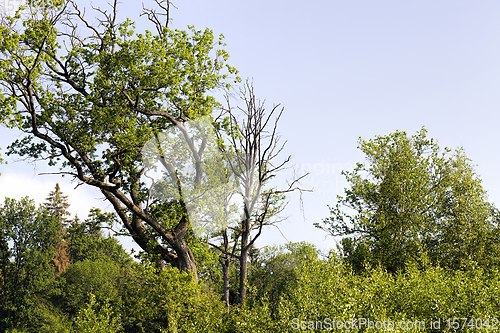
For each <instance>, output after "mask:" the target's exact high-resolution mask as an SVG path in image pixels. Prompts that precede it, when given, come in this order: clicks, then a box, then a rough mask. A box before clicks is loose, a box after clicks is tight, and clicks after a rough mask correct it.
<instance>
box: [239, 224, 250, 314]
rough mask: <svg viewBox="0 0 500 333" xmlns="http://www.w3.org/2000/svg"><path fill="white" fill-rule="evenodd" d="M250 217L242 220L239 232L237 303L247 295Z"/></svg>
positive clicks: (242, 301)
mask: <svg viewBox="0 0 500 333" xmlns="http://www.w3.org/2000/svg"><path fill="white" fill-rule="evenodd" d="M249 222H250V219H249V218H246V219H245V220H244V222H243V223H244V226H243V232H242V234H241V253H240V258H239V259H240V286H239V299H238V301H239V303H240V304H243V303H244V302H245V298H246V297H247V272H248V266H247V261H248V238H249V236H250V233H249V232H248V227H249Z"/></svg>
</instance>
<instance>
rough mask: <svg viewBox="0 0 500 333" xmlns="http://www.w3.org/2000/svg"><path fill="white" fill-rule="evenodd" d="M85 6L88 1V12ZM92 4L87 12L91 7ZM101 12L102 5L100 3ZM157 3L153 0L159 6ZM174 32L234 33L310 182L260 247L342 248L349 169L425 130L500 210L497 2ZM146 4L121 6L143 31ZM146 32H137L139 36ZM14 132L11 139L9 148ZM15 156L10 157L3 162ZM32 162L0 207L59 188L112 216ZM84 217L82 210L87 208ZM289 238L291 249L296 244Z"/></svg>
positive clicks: (250, 11) (230, 20)
mask: <svg viewBox="0 0 500 333" xmlns="http://www.w3.org/2000/svg"><path fill="white" fill-rule="evenodd" d="M82 3H83V2H82ZM85 3H88V2H85ZM95 3H97V2H95ZM152 3H153V1H146V2H145V4H146V5H152ZM174 4H175V6H176V7H177V8H178V9H175V10H173V12H172V18H173V21H172V23H171V27H172V28H177V29H185V28H186V27H187V25H188V24H189V25H194V26H195V27H196V28H197V29H204V28H205V27H208V28H211V29H213V30H214V32H215V34H216V35H218V34H224V36H225V42H226V44H227V46H226V48H225V49H226V50H227V51H228V53H229V54H230V56H231V57H230V60H229V63H230V64H231V65H232V66H235V67H236V68H238V69H239V70H240V76H241V77H242V78H246V77H250V78H253V81H254V86H255V91H256V94H257V96H259V97H260V98H262V99H266V100H267V103H268V106H269V107H271V106H272V105H273V103H276V104H277V103H280V104H281V105H282V106H283V107H285V113H284V115H283V119H282V121H281V123H280V127H279V131H280V134H281V136H282V139H283V140H287V141H288V142H287V148H286V151H285V154H284V155H283V156H285V155H286V154H292V155H293V158H292V162H293V163H295V164H296V165H297V166H299V167H301V168H302V169H303V170H308V171H310V172H311V175H310V176H309V178H308V180H306V181H304V182H303V186H304V187H312V186H314V189H315V191H314V192H313V193H306V194H304V196H303V200H304V212H303V213H302V212H301V211H300V210H299V209H298V206H299V201H298V198H297V196H292V197H291V199H290V200H291V201H290V204H289V207H288V208H287V210H286V211H285V216H289V218H288V220H287V221H284V222H282V223H281V225H280V229H281V233H282V234H283V235H284V237H283V236H282V235H281V233H280V232H279V231H278V230H276V229H270V230H268V231H267V232H266V233H264V234H263V236H262V240H261V241H260V243H259V244H260V245H270V244H283V243H285V242H286V240H290V241H301V240H306V241H309V242H313V243H315V244H317V245H318V246H319V247H320V248H321V249H323V250H327V249H328V248H331V247H334V246H335V243H334V241H333V239H331V238H327V239H325V236H326V235H325V233H324V232H321V231H319V230H315V229H314V227H313V226H312V223H313V222H318V221H320V220H321V219H322V218H325V217H327V216H328V209H327V204H331V205H334V204H335V201H336V195H337V194H341V193H342V189H343V187H344V186H345V185H346V184H345V182H344V181H343V177H342V176H340V170H341V169H350V168H352V165H354V164H355V163H356V162H358V161H363V158H364V157H363V155H362V154H361V152H360V151H359V150H357V148H356V147H357V140H358V138H359V137H360V136H361V137H362V138H364V139H369V138H372V137H374V136H375V135H384V134H388V133H390V132H393V131H395V130H404V131H406V132H408V133H409V134H414V133H415V132H416V131H418V130H419V129H420V128H421V127H422V126H425V127H426V128H427V129H428V131H429V136H430V137H433V138H435V139H436V140H437V141H438V143H439V144H440V145H441V146H442V147H444V146H448V147H450V148H453V149H454V148H458V147H464V148H465V152H466V154H467V156H468V157H469V158H471V159H472V161H473V163H474V164H477V167H476V171H477V173H478V174H479V175H480V176H481V178H482V179H483V186H484V188H485V189H486V190H487V191H488V192H489V195H490V201H492V202H494V203H497V205H500V186H499V185H500V177H499V174H498V171H497V170H498V166H499V165H500V163H499V162H500V157H499V154H498V149H497V146H498V142H499V141H500V140H499V139H500V134H499V133H500V131H498V130H497V127H498V124H499V120H500V119H499V116H498V114H499V112H498V110H499V108H500V94H499V92H498V90H499V88H500V20H498V17H499V14H500V3H499V2H498V1H488V0H485V1H458V0H453V1H450V0H441V1H425V0H419V1H414V0H410V1H400V0H398V1H384V0H381V1H368V0H359V1H345V0H344V1H332V0H330V1H319V0H316V1H314V0H313V1H308V2H303V1H295V0H287V1H281V0H279V1H278V0H267V1H263V0H256V1H251V2H250V1H239V0H212V1H206V0H192V1H187V0H177V1H174ZM139 10H140V4H138V3H136V2H135V1H126V0H122V6H121V12H120V15H122V17H125V16H128V17H130V18H132V19H133V20H136V21H137V22H139V20H143V19H144V18H138V13H139ZM141 27H142V26H141V25H140V24H139V23H138V28H141ZM12 135H13V133H7V132H6V130H5V129H3V128H0V147H2V148H3V149H2V152H5V147H6V146H7V144H8V142H10V141H11V139H12ZM3 155H4V154H3ZM37 168H38V170H37V171H34V170H33V167H32V165H29V164H27V163H26V162H17V163H9V164H8V165H0V172H1V173H2V176H0V197H3V196H14V197H19V196H20V195H30V196H32V197H34V198H36V199H37V200H39V201H41V200H43V198H44V197H46V195H47V193H48V192H49V191H50V190H52V189H53V187H54V185H55V183H56V182H60V183H61V186H62V189H63V191H64V192H65V193H66V194H68V195H69V196H70V200H72V203H73V207H72V209H73V211H74V213H78V214H79V215H80V216H83V215H84V214H85V212H87V211H88V208H90V207H91V206H99V207H102V208H106V207H108V205H107V204H106V203H105V202H103V201H102V200H100V199H97V198H100V197H101V195H100V194H99V193H98V192H97V191H95V190H93V189H89V188H85V186H81V187H79V188H78V189H76V190H73V187H74V186H75V184H73V185H72V186H71V184H69V182H68V181H67V180H62V179H61V178H59V176H38V175H36V174H37V173H38V172H39V171H46V168H45V167H44V166H43V165H42V164H41V163H38V164H37ZM77 206H78V207H77ZM285 237H286V239H285Z"/></svg>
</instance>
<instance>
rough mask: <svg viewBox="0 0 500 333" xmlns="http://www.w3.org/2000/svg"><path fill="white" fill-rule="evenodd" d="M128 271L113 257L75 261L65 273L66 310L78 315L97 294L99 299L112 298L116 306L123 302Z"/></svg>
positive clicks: (101, 300)
mask: <svg viewBox="0 0 500 333" xmlns="http://www.w3.org/2000/svg"><path fill="white" fill-rule="evenodd" d="M124 275H125V272H124V271H123V269H122V268H121V267H120V266H119V265H118V264H117V263H115V262H113V261H111V260H110V259H101V260H97V261H91V260H83V261H79V262H77V263H74V264H72V265H71V266H69V268H68V269H67V270H66V272H65V273H64V274H63V276H62V279H63V280H62V281H61V284H63V292H62V302H61V303H62V304H63V307H64V310H65V311H66V312H69V313H71V314H76V313H77V312H78V311H79V310H80V309H82V308H83V307H84V304H86V303H87V302H88V301H89V297H90V295H91V294H92V295H94V297H95V298H96V301H97V302H99V303H103V302H105V301H109V303H110V304H111V305H112V306H113V307H114V308H118V309H119V308H120V307H121V304H122V298H121V293H122V290H121V289H122V288H123V283H124Z"/></svg>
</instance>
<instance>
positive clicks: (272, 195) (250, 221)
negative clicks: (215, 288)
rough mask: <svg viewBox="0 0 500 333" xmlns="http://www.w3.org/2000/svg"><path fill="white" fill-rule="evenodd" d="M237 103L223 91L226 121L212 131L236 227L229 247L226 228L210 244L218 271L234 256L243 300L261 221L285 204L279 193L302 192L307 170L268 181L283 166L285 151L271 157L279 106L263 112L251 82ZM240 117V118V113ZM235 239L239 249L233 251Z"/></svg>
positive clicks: (276, 148) (269, 220)
mask: <svg viewBox="0 0 500 333" xmlns="http://www.w3.org/2000/svg"><path fill="white" fill-rule="evenodd" d="M240 99H241V101H242V102H243V104H244V105H243V106H242V107H237V108H233V107H231V99H230V97H229V96H228V97H227V98H226V100H227V109H226V110H224V112H223V113H222V114H221V116H220V117H221V118H223V117H226V119H227V120H228V122H226V126H225V127H224V128H223V129H220V130H219V131H218V135H219V138H220V141H221V142H225V144H222V145H221V149H222V152H223V154H224V156H225V159H226V161H227V163H228V166H229V168H230V171H231V173H232V175H233V176H234V177H236V179H237V181H238V184H239V194H240V196H241V199H242V206H243V207H242V209H243V214H242V216H241V219H240V222H239V223H238V224H237V225H236V226H229V228H228V229H229V231H231V232H232V233H233V240H232V242H233V247H232V251H230V238H229V236H228V229H226V230H224V231H223V233H222V236H221V237H222V238H223V241H222V244H221V246H219V245H216V244H212V245H213V246H215V247H216V248H218V249H219V250H220V251H221V253H222V254H223V257H222V258H223V273H224V275H225V274H228V273H229V266H230V265H231V263H232V261H233V260H234V259H237V260H238V261H239V266H240V267H239V268H240V272H239V290H238V292H239V298H238V300H239V302H240V303H243V302H244V301H245V298H246V294H247V274H248V254H249V250H250V249H251V247H252V246H253V245H254V244H255V241H256V240H257V239H258V238H259V236H260V235H261V233H262V230H263V228H264V226H266V225H271V224H274V223H276V222H278V221H279V220H278V219H277V216H278V214H279V213H280V212H282V210H283V209H284V208H285V206H286V201H285V195H286V194H287V193H290V192H293V191H300V192H301V193H302V191H304V189H302V188H300V187H299V186H298V185H299V182H300V180H301V179H302V178H304V177H305V176H306V175H307V174H304V175H301V176H295V175H294V176H293V178H292V179H291V180H289V182H288V183H287V185H286V186H285V187H284V188H281V189H279V188H277V187H272V186H271V180H272V179H273V178H275V177H276V175H277V174H279V173H280V172H282V171H284V169H285V168H287V167H288V164H289V162H290V159H291V156H288V157H286V158H285V159H284V160H282V161H281V162H277V160H278V155H279V154H280V153H281V152H282V150H283V148H284V146H285V144H286V142H284V143H282V144H280V142H279V141H280V140H279V139H280V137H279V135H278V133H277V128H278V122H279V120H280V118H281V116H282V114H283V111H284V108H280V106H279V105H275V106H273V108H272V109H271V111H269V112H266V109H265V106H264V104H265V102H263V101H259V100H258V99H257V98H256V96H255V93H254V89H253V85H252V84H251V83H250V82H248V81H247V82H246V83H245V86H244V88H243V89H242V90H241V92H240ZM240 116H241V118H240ZM237 243H238V245H239V246H238V247H239V253H238V254H235V251H234V249H236V246H237V245H236V244H237ZM227 281H228V279H227V276H225V277H224V298H226V302H227V297H228V287H229V286H228V285H227Z"/></svg>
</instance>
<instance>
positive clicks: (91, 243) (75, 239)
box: [66, 208, 131, 265]
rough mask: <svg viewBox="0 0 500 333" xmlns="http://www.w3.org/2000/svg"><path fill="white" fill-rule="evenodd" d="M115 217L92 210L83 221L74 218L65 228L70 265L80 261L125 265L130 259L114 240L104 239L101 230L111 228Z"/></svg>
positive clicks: (98, 210)
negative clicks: (106, 260)
mask: <svg viewBox="0 0 500 333" xmlns="http://www.w3.org/2000/svg"><path fill="white" fill-rule="evenodd" d="M114 223H116V217H115V215H114V214H112V213H103V212H101V211H100V209H98V208H92V209H91V210H90V212H89V216H88V218H87V219H86V220H85V221H83V222H82V221H80V220H79V219H78V218H77V217H76V218H74V219H73V220H72V221H71V222H70V224H69V226H68V227H67V228H66V238H67V241H68V251H69V255H70V258H71V262H72V263H76V262H78V261H82V260H92V261H98V260H105V259H111V260H113V261H115V262H117V263H120V264H122V265H125V264H127V263H130V261H131V258H130V256H129V255H128V253H127V252H126V251H125V250H124V249H123V247H122V246H121V245H120V244H119V243H118V241H117V240H116V239H115V238H112V237H104V235H103V233H102V229H103V228H106V227H110V226H113V224H114Z"/></svg>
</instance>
